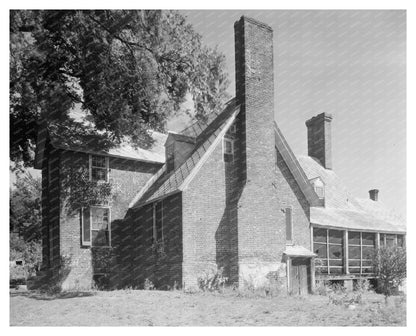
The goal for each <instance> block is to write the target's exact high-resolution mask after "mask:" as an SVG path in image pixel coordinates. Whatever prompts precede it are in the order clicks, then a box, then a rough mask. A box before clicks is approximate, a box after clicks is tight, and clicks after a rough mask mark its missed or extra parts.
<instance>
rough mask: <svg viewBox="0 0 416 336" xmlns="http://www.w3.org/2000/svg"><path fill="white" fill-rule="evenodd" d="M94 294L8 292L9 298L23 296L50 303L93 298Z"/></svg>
mask: <svg viewBox="0 0 416 336" xmlns="http://www.w3.org/2000/svg"><path fill="white" fill-rule="evenodd" d="M94 295H95V293H94V292H63V293H58V294H48V293H42V292H32V291H12V290H10V297H16V296H24V297H27V298H30V299H35V300H43V301H51V300H58V299H73V298H82V297H90V296H94Z"/></svg>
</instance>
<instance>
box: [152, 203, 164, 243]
mask: <svg viewBox="0 0 416 336" xmlns="http://www.w3.org/2000/svg"><path fill="white" fill-rule="evenodd" d="M153 242H163V201H161V202H156V203H153Z"/></svg>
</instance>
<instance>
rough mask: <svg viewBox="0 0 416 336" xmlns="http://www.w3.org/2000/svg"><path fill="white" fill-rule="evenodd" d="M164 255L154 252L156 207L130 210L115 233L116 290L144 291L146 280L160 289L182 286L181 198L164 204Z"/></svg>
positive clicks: (148, 206) (172, 198) (174, 198)
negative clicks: (154, 208)
mask: <svg viewBox="0 0 416 336" xmlns="http://www.w3.org/2000/svg"><path fill="white" fill-rule="evenodd" d="M162 209H163V210H162V211H163V241H164V250H163V253H159V252H158V251H157V250H155V248H154V244H153V243H154V242H153V204H148V205H145V206H143V207H141V208H139V209H131V210H129V212H128V213H127V216H126V218H125V219H124V221H122V222H120V224H121V225H120V226H117V228H115V231H114V235H115V237H114V246H115V255H116V258H115V262H116V265H117V266H118V271H116V272H114V273H113V277H115V278H114V279H113V281H112V282H113V284H114V286H115V287H136V288H143V285H144V282H145V280H146V279H148V280H150V281H151V282H152V283H153V284H154V285H155V287H157V288H161V289H163V288H164V289H167V288H173V287H174V286H178V287H180V286H181V284H182V258H183V257H182V256H183V251H182V197H181V194H180V193H177V194H174V195H172V196H169V197H167V198H165V199H164V200H163V208H162Z"/></svg>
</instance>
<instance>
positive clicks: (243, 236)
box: [230, 16, 285, 285]
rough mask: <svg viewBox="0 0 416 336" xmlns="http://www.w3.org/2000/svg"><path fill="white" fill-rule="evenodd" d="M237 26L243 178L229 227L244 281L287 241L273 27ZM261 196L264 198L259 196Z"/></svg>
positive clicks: (240, 167)
mask: <svg viewBox="0 0 416 336" xmlns="http://www.w3.org/2000/svg"><path fill="white" fill-rule="evenodd" d="M234 30H235V61H236V71H235V72H236V100H237V104H238V105H240V113H239V114H238V115H237V118H236V126H237V133H236V135H237V141H236V147H237V155H236V161H235V162H236V163H235V167H236V169H238V173H239V179H240V181H239V183H238V187H237V188H236V190H235V194H234V195H235V196H233V198H232V201H231V202H234V201H235V202H238V203H237V204H235V210H236V217H235V218H236V219H237V220H235V221H234V220H233V221H232V222H231V223H232V224H231V226H230V232H233V231H231V230H235V232H236V233H235V234H234V235H233V237H235V238H233V239H232V241H233V242H232V244H234V242H235V244H236V246H234V245H233V246H234V247H232V250H233V251H236V252H237V253H238V258H237V259H236V263H237V264H238V266H237V267H238V271H239V272H240V275H241V276H240V277H239V278H238V280H239V282H240V284H241V285H243V284H244V282H243V279H244V277H247V273H245V272H246V271H247V270H248V269H251V268H250V267H251V266H250V265H252V264H253V260H259V259H258V258H259V257H260V256H262V258H263V257H264V258H265V259H266V258H269V259H270V256H273V257H271V258H275V257H276V256H277V255H278V250H277V246H278V243H277V240H279V239H282V244H283V245H284V244H285V243H284V237H285V235H284V232H283V230H284V229H283V228H284V227H285V226H284V225H282V226H280V227H279V226H278V225H277V224H276V220H277V219H278V220H282V221H283V220H284V219H283V217H282V212H281V211H280V210H279V209H280V208H279V206H278V205H279V192H278V190H276V185H275V183H274V181H276V154H275V153H276V152H275V135H274V112H275V111H274V87H273V86H274V81H273V30H272V28H271V27H270V26H268V25H267V24H264V23H262V22H259V21H257V20H255V19H252V18H248V17H245V16H243V17H241V19H240V20H238V21H237V22H236V23H235V24H234ZM256 199H261V202H254V201H253V200H256ZM231 208H232V207H230V209H231ZM264 209H267V211H264ZM230 213H232V212H231V211H230ZM233 224H235V225H236V227H233V226H232V225H233ZM277 227H279V228H277ZM232 244H231V245H232ZM269 259H267V260H269ZM245 270H246V271H245ZM250 272H251V271H250Z"/></svg>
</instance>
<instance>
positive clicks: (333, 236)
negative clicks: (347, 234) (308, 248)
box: [328, 230, 344, 274]
mask: <svg viewBox="0 0 416 336" xmlns="http://www.w3.org/2000/svg"><path fill="white" fill-rule="evenodd" d="M343 235H344V233H343V231H339V230H329V231H328V237H329V246H328V250H329V259H328V261H329V272H330V273H331V274H342V268H343V267H342V266H343V259H344V248H343V244H342V241H343Z"/></svg>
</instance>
